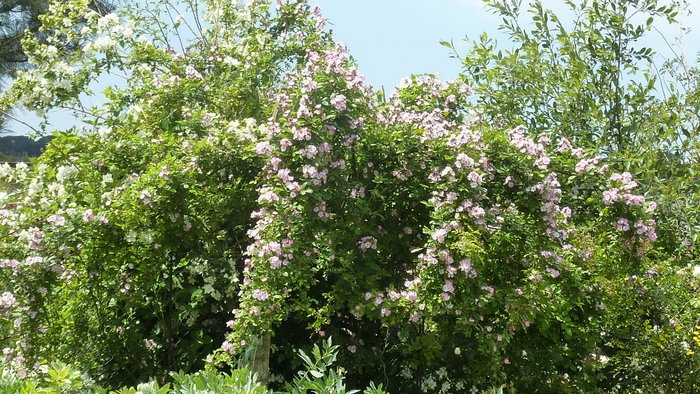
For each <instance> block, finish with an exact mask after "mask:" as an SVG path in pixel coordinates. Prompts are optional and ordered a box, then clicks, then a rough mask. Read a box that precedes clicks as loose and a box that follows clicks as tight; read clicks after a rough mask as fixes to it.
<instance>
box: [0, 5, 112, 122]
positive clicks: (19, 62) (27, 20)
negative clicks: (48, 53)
mask: <svg viewBox="0 0 700 394" xmlns="http://www.w3.org/2000/svg"><path fill="white" fill-rule="evenodd" d="M91 3H92V4H91V8H92V9H94V10H95V11H97V12H99V13H101V14H104V13H107V12H109V11H111V10H112V9H114V6H115V3H114V2H113V1H111V0H93V1H92V2H91ZM48 10H49V0H0V88H1V87H2V84H3V82H7V80H9V79H11V78H13V77H14V75H15V74H16V72H17V71H18V70H22V69H26V68H27V67H28V66H29V64H28V62H27V60H28V58H27V55H26V53H25V51H24V48H22V39H23V37H24V36H25V35H26V34H44V35H45V33H40V32H39V28H40V27H41V20H40V18H39V16H40V15H42V14H44V13H46V12H47V11H48ZM4 118H5V117H4V116H2V117H0V130H2V128H3V124H4V121H5V119H4Z"/></svg>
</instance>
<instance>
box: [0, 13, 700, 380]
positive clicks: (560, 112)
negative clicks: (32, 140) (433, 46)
mask: <svg viewBox="0 0 700 394" xmlns="http://www.w3.org/2000/svg"><path fill="white" fill-rule="evenodd" d="M633 3H634V4H633V5H632V3H630V2H624V3H623V2H615V3H614V4H611V5H609V6H601V5H600V4H599V3H598V2H595V4H594V5H593V6H592V7H591V8H590V9H589V8H581V9H579V8H577V7H576V5H575V4H574V3H571V2H570V3H568V4H569V5H570V6H571V7H572V10H573V11H574V12H579V13H580V16H581V18H580V19H578V21H579V22H577V23H580V24H578V25H575V26H574V28H573V30H567V29H568V27H567V28H565V27H564V26H565V24H563V23H560V22H559V20H558V19H557V17H556V16H554V15H553V14H552V13H551V12H549V11H546V10H543V9H542V8H541V6H539V5H538V3H537V2H536V3H534V5H533V6H532V7H533V8H532V10H533V23H534V24H535V30H534V31H533V32H526V31H525V30H524V29H523V28H521V27H519V25H518V24H517V22H518V18H517V9H516V8H514V6H511V3H509V2H508V3H507V2H499V1H492V2H490V4H491V5H492V7H494V8H495V9H497V10H498V12H501V13H502V14H503V15H504V17H505V18H506V19H505V21H504V24H505V26H506V29H508V30H509V31H510V32H511V34H512V38H513V40H514V42H515V43H516V45H520V47H518V48H516V49H515V50H513V51H511V52H507V53H506V54H505V55H503V54H502V53H501V54H499V53H496V52H495V47H493V46H492V45H491V44H490V43H489V42H488V40H486V39H485V40H484V41H482V42H481V43H480V44H479V43H478V44H476V45H475V47H474V49H473V50H472V52H470V53H469V54H468V55H467V56H466V57H465V59H464V65H465V81H466V82H469V83H473V84H474V87H469V86H467V85H466V84H465V81H462V80H457V81H451V82H444V81H440V80H439V79H437V78H436V77H435V76H433V75H417V76H411V77H409V78H406V79H405V80H404V81H403V82H402V84H401V85H400V86H399V87H398V88H397V91H396V92H395V93H394V94H392V95H391V96H390V97H388V98H387V99H386V100H385V99H384V98H383V97H380V96H378V95H376V94H375V93H373V92H372V89H371V88H370V87H368V86H367V85H366V84H365V82H364V79H363V78H362V77H361V76H360V75H359V74H358V72H357V68H356V66H355V64H354V63H353V61H352V59H351V57H350V55H349V54H348V53H347V51H346V49H345V48H344V47H343V46H342V45H339V44H336V43H335V42H333V40H332V38H331V37H330V35H329V34H328V33H327V32H326V31H325V30H324V20H323V19H322V17H321V16H320V14H319V13H318V11H315V10H312V9H311V8H310V7H308V5H307V4H306V3H305V2H303V1H290V2H282V3H280V4H279V5H278V7H277V8H276V9H275V10H274V11H273V10H272V7H271V4H270V2H267V1H250V2H241V3H235V4H223V3H221V2H218V1H207V2H204V3H201V4H199V3H195V2H185V3H183V4H177V5H174V4H171V3H167V2H153V3H146V4H137V5H134V6H133V7H132V8H130V9H128V10H126V11H127V12H126V13H124V14H122V15H108V16H104V17H100V16H99V15H97V14H95V13H94V12H92V11H90V10H89V8H88V7H87V3H86V2H84V1H78V0H76V1H66V2H60V3H57V4H54V6H53V7H54V8H53V9H52V12H51V13H49V14H47V15H46V16H45V17H44V23H45V25H46V32H47V34H48V33H49V32H50V33H51V35H49V36H48V37H47V40H46V42H43V41H40V40H36V39H31V38H28V39H27V40H25V44H26V45H25V48H26V49H27V51H29V53H31V54H33V55H34V59H33V62H34V63H33V64H34V65H35V68H33V69H32V70H29V71H27V72H25V73H21V74H20V75H19V76H18V78H17V79H16V80H15V82H14V83H13V85H12V86H11V87H10V88H8V89H7V90H6V91H5V92H4V93H3V95H2V96H0V107H4V108H10V107H12V106H19V107H23V108H26V109H31V110H35V111H38V112H40V113H43V112H44V111H46V110H49V109H51V108H55V107H64V106H68V107H72V108H73V109H75V110H76V112H78V113H87V115H86V117H85V124H86V126H85V127H84V128H83V129H82V130H69V131H65V132H60V133H56V136H55V139H54V140H53V142H52V144H51V146H50V147H49V148H48V149H47V151H46V152H45V153H44V154H43V155H42V156H41V157H40V158H38V159H37V160H36V161H35V162H34V163H33V164H32V166H31V167H28V166H25V165H23V166H18V168H15V169H12V168H10V167H8V166H0V175H1V176H2V178H1V179H2V184H3V185H18V186H16V187H15V188H14V189H10V188H9V187H8V188H7V190H4V191H2V192H1V193H0V219H1V221H0V239H1V240H2V243H0V252H1V253H2V255H3V258H2V260H0V290H2V298H1V299H0V300H1V301H2V303H1V304H0V308H2V314H0V327H2V329H3V332H7V333H8V334H7V336H4V337H2V338H0V344H1V346H2V347H3V348H6V350H5V357H6V359H7V362H8V363H10V364H11V365H12V367H13V368H14V370H17V371H19V372H21V373H32V372H33V371H34V368H33V367H32V366H33V365H34V363H37V362H38V363H41V362H42V361H43V360H45V359H47V358H54V357H55V356H56V355H59V357H60V359H61V361H63V362H66V363H68V364H70V365H75V366H76V367H77V368H79V369H80V370H83V371H85V373H86V374H88V375H89V376H91V377H93V378H94V379H96V380H97V381H99V382H100V383H101V384H104V385H106V386H109V387H110V388H119V387H121V386H124V385H131V386H134V385H136V384H138V383H139V382H144V381H147V380H151V381H150V383H147V384H142V386H138V387H137V388H124V389H122V391H123V392H166V391H168V390H171V391H174V392H207V391H208V390H209V391H217V390H223V391H230V390H233V391H236V390H243V391H245V390H248V391H250V392H257V391H260V390H264V389H263V388H261V386H260V385H258V384H257V383H253V379H252V378H251V375H250V374H249V373H248V372H246V371H238V370H235V371H233V372H232V373H231V374H230V375H221V374H217V373H215V372H212V371H211V369H212V368H214V367H220V368H222V369H227V368H230V367H231V366H233V365H236V363H237V362H240V363H241V364H242V365H243V366H249V367H251V368H252V369H254V370H253V371H252V372H253V373H254V374H255V375H257V376H259V377H260V378H261V379H263V380H265V382H263V383H266V384H267V383H269V387H270V388H271V389H273V390H274V389H279V388H281V387H286V389H287V390H289V391H291V392H309V391H311V392H355V390H357V389H359V388H361V387H364V386H365V385H366V382H368V381H377V382H381V383H382V385H381V386H380V387H374V386H370V388H369V389H368V392H382V390H383V387H386V388H387V389H388V390H392V391H397V392H418V391H423V392H451V391H456V392H463V391H466V390H473V391H478V390H495V391H496V392H503V391H506V392H557V393H561V392H564V393H566V392H600V391H605V392H616V391H617V392H629V391H635V390H642V391H658V390H676V391H689V390H691V391H692V389H693V388H694V387H695V386H696V385H697V382H696V378H695V376H694V374H692V373H690V372H691V371H693V370H694V369H695V367H696V365H697V362H698V361H699V360H697V357H698V356H696V355H695V352H696V346H698V345H700V344H699V343H698V342H700V341H698V340H697V338H700V334H698V332H697V331H698V328H697V327H696V326H697V322H696V321H695V317H694V315H693V310H694V307H695V306H696V304H700V303H699V302H698V301H697V300H696V298H695V292H696V290H697V288H698V286H699V285H700V283H699V280H698V276H700V267H698V266H693V264H694V263H695V262H696V256H695V255H694V253H695V252H694V251H693V246H694V244H693V242H694V238H693V237H694V233H693V231H694V230H693V226H694V225H695V224H696V223H697V221H693V220H691V219H692V217H691V218H684V217H683V216H682V213H683V212H680V210H682V209H684V208H688V209H689V211H690V213H691V214H692V215H695V213H696V212H697V208H694V209H695V210H694V211H693V210H692V209H693V208H690V207H692V206H693V203H694V202H695V201H697V199H696V194H693V190H694V189H693V188H692V187H691V186H690V185H691V183H692V182H690V181H689V178H687V175H688V174H691V173H692V171H693V166H692V163H693V162H692V161H691V160H690V156H687V155H686V153H688V152H690V151H688V150H687V149H690V147H692V146H693V145H692V144H690V143H688V144H686V143H685V142H684V141H685V140H684V139H682V138H679V137H678V135H677V129H676V128H677V127H680V126H679V125H685V124H686V121H689V119H690V118H684V117H683V116H685V115H683V116H679V117H674V116H673V114H672V113H670V112H669V111H668V109H669V108H672V106H671V102H667V101H663V100H661V99H658V98H655V97H654V96H652V95H651V94H650V92H651V89H652V88H653V87H654V86H655V85H654V81H653V78H652V77H649V78H647V79H645V82H644V83H639V82H637V81H636V80H634V79H630V80H628V79H627V76H630V78H631V76H632V75H633V74H634V73H636V72H637V71H638V68H637V66H636V65H635V63H634V59H636V58H637V57H639V58H640V59H647V58H648V57H649V56H650V55H651V54H650V53H649V52H648V51H646V50H644V51H638V50H636V49H633V48H632V47H628V46H621V43H623V42H624V43H625V45H627V44H628V43H630V42H632V41H634V40H635V39H638V38H639V37H640V36H641V34H643V33H644V32H645V31H647V30H649V29H650V28H651V27H649V25H644V26H645V27H642V28H641V30H640V28H638V27H636V26H635V25H630V24H629V23H628V22H625V16H626V15H627V14H628V13H631V12H639V13H641V12H647V13H651V14H653V15H654V16H656V15H664V16H666V17H667V18H669V19H672V17H673V12H674V10H673V9H669V8H664V7H663V6H659V5H658V4H657V3H656V2H652V1H644V2H641V1H640V2H633ZM633 6H634V7H637V8H638V9H637V8H633ZM180 7H181V8H180ZM186 8H189V9H190V10H191V11H192V15H193V18H194V19H192V20H190V19H187V18H184V19H175V20H174V21H173V24H172V25H170V24H168V23H166V20H169V19H166V18H165V16H166V15H169V13H175V12H180V11H182V10H183V9H186ZM200 15H202V18H203V20H202V22H203V21H206V22H207V23H201V22H200V19H199V18H200ZM152 16H156V18H155V19H154V18H153V17H152ZM66 18H68V19H71V18H72V19H71V20H75V21H77V20H80V21H84V22H85V28H84V29H81V30H79V31H77V30H75V29H74V28H72V27H71V26H66V23H65V19H66ZM621 18H622V21H621ZM191 23H193V25H191ZM550 23H553V24H554V26H555V27H551V26H550ZM68 25H70V23H69V24H68ZM193 26H195V27H193ZM201 26H206V28H202V27H201ZM183 29H190V30H191V31H192V35H193V36H192V37H190V36H189V35H188V36H185V34H183V33H181V32H182V30H183ZM85 40H87V44H86V45H85V47H84V50H83V51H81V52H72V51H67V50H63V49H62V48H63V47H60V46H56V45H57V44H58V43H60V42H64V41H65V42H68V43H77V42H84V41H85ZM51 46H53V49H52V48H51ZM57 48H60V49H57ZM54 49H55V50H54ZM589 58H590V59H589ZM103 72H113V73H118V74H121V75H128V76H129V77H128V81H127V82H126V86H123V87H116V86H115V87H110V88H107V89H106V91H105V96H106V98H107V100H108V101H107V103H106V104H105V105H104V106H102V107H100V108H93V109H89V110H88V109H85V105H84V104H82V103H81V100H82V93H83V92H85V91H87V90H89V89H88V86H90V83H91V81H94V80H96V79H97V78H98V76H99V75H100V74H101V73H103ZM611 76H612V78H611ZM474 88H476V91H475V90H474ZM474 93H475V94H474ZM692 102H693V101H692V100H688V103H691V104H692ZM689 105H690V104H689ZM518 124H524V125H526V126H527V127H523V126H517V125H518ZM659 125H660V127H657V126H659ZM687 138H691V137H687ZM572 141H573V143H572ZM659 141H666V142H668V144H667V145H663V146H661V148H659V149H667V148H669V147H671V148H673V149H676V148H677V149H680V150H679V152H680V151H683V153H682V154H680V155H679V156H674V155H672V154H669V155H667V156H664V157H666V158H669V162H668V163H666V164H663V165H664V167H663V168H661V169H659V170H658V171H657V172H654V173H649V174H647V173H645V172H644V171H643V170H644V169H652V168H654V166H653V164H652V162H651V161H650V160H649V159H650V157H652V156H650V155H651V153H650V152H657V151H658V150H655V149H657V148H656V147H654V146H652V145H649V144H652V143H656V142H659ZM577 144H580V145H582V146H584V147H585V149H582V148H578V147H577V146H576V145H577ZM645 144H646V145H645ZM637 148H640V149H641V148H643V149H642V151H641V152H642V153H640V154H639V155H637V153H636V150H637ZM666 152H667V153H674V152H675V151H673V152H672V151H668V150H667V151H666ZM674 157H675V158H674ZM674 160H675V161H674ZM671 162H673V163H679V162H680V163H684V164H685V163H687V164H691V165H688V166H687V167H688V168H682V169H675V166H676V165H675V164H674V165H671V164H669V163H671ZM635 175H638V176H635ZM655 176H658V177H660V178H659V179H665V180H666V179H670V180H674V183H673V185H684V188H685V189H684V190H687V191H689V192H690V193H689V194H688V195H687V196H686V197H687V199H684V200H679V201H676V203H675V204H676V205H672V204H670V202H671V201H674V197H675V196H677V195H678V194H677V192H671V191H670V189H666V188H664V187H657V186H654V185H653V183H652V182H651V180H653V179H656V178H653V177H655ZM636 179H643V180H647V181H649V184H647V185H640V184H638V183H637V181H636ZM693 217H694V216H693ZM667 218H668V220H666V219H667ZM657 221H658V222H660V223H662V224H661V225H659V226H657ZM680 246H684V248H685V249H683V248H680ZM689 262H690V263H691V265H690V266H688V265H687V264H688V263H689ZM331 335H332V337H333V338H334V340H335V341H336V343H337V344H338V345H337V346H332V345H331V343H330V340H329V341H325V342H324V343H323V346H322V347H318V346H314V347H313V348H312V345H313V344H314V343H316V341H317V340H319V338H325V337H327V336H328V337H329V336H331ZM650 343H651V344H654V346H649V344H650ZM296 349H312V350H311V353H305V352H299V353H298V355H299V356H300V358H301V361H300V360H299V357H297V352H296ZM205 364H206V366H207V367H208V368H209V369H207V370H206V372H198V373H195V371H199V370H201V369H202V368H203V367H204V366H205ZM268 364H269V368H270V371H268V370H267V369H268ZM173 370H179V371H180V372H178V373H175V374H171V375H168V373H167V371H173ZM297 370H301V372H296V371H297ZM51 371H54V374H53V375H52V374H49V375H48V376H49V378H47V379H48V380H46V384H60V385H64V386H66V385H67V386H71V385H72V384H73V383H75V384H76V385H77V384H84V383H81V382H83V381H84V380H85V379H82V378H81V379H78V375H76V374H75V373H73V372H71V370H70V369H64V368H63V367H60V366H59V367H56V368H54V369H51ZM268 372H270V374H269V376H271V377H272V378H273V379H271V380H270V381H269V382H268V381H267V377H268ZM169 380H172V383H171V385H170V386H167V385H166V386H162V387H161V386H160V385H159V383H158V382H165V381H169ZM285 381H286V382H290V381H291V382H292V383H288V384H286V386H282V384H283V382H285ZM51 382H53V383H51ZM280 382H282V383H280ZM8 384H15V383H13V382H10V383H8ZM42 384H43V383H42ZM76 387H77V386H76ZM178 390H179V391H178Z"/></svg>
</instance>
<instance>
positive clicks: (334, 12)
mask: <svg viewBox="0 0 700 394" xmlns="http://www.w3.org/2000/svg"><path fill="white" fill-rule="evenodd" d="M309 2H310V3H311V4H314V5H318V6H320V7H321V10H322V12H323V14H324V15H325V17H326V18H327V19H328V20H329V21H330V23H331V28H332V29H333V31H334V33H335V38H336V40H338V41H342V42H345V43H346V45H347V46H348V49H349V52H350V54H351V55H353V57H354V58H355V59H356V60H357V61H358V64H359V69H360V71H361V72H362V73H363V74H365V76H366V77H367V79H368V80H369V82H370V83H371V84H373V85H374V86H375V87H376V88H379V87H380V86H384V87H385V89H386V90H387V91H391V90H392V88H393V86H395V85H396V84H397V83H398V82H399V81H400V80H401V78H403V77H405V76H408V75H410V74H412V73H427V72H429V73H439V74H440V76H441V77H442V78H443V79H452V78H455V77H456V76H457V74H458V73H459V71H460V64H459V61H458V60H457V59H451V58H450V57H449V54H450V51H449V49H448V48H445V47H443V46H441V45H439V42H440V41H441V40H445V41H450V40H453V41H454V43H455V45H456V47H457V48H458V49H459V50H458V52H459V53H460V54H464V52H465V51H466V48H467V44H466V43H465V42H464V38H465V37H468V38H470V39H474V40H477V39H478V37H479V35H480V34H481V33H483V32H487V33H488V34H489V36H492V37H495V38H497V39H498V41H499V43H502V44H506V43H507V38H506V37H504V36H503V35H501V34H499V32H498V24H499V23H500V18H499V17H497V16H496V15H494V14H493V13H492V12H489V11H487V10H486V9H485V8H484V3H483V1H482V0H431V1H428V0H353V1H342V0H310V1H309ZM689 2H690V3H691V5H690V8H691V11H692V10H693V9H694V10H696V12H695V13H693V14H692V15H690V16H689V17H686V18H685V20H683V21H682V23H683V24H684V25H685V26H690V27H693V26H700V4H698V3H699V2H698V1H697V0H690V1H689ZM527 3H529V1H528V0H523V4H527ZM542 3H543V4H544V6H545V8H550V9H552V10H554V11H555V12H557V13H558V14H559V15H561V13H562V12H565V11H566V10H568V8H567V7H566V6H565V5H564V1H563V0H543V2H542ZM659 26H660V33H661V34H663V35H665V36H666V37H667V38H668V39H669V40H671V41H672V40H673V39H674V37H675V36H676V35H677V33H678V29H677V28H673V29H669V28H668V26H663V25H662V24H659ZM645 45H649V46H651V47H652V48H653V49H655V50H657V51H659V52H660V53H661V55H660V57H663V56H664V54H666V55H668V54H669V53H670V52H669V50H668V46H667V45H666V44H665V43H664V40H663V38H662V37H661V35H660V34H659V32H655V33H653V34H651V35H650V41H649V43H645ZM683 47H684V49H685V51H686V53H687V54H688V55H689V58H690V61H691V63H694V60H695V57H696V54H697V52H698V51H700V29H697V28H696V29H695V31H694V32H692V34H690V35H687V36H685V37H684V40H683Z"/></svg>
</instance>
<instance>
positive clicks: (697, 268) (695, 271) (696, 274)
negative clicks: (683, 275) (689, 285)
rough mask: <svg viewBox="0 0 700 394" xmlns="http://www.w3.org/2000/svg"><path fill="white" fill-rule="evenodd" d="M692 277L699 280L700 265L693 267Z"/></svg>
mask: <svg viewBox="0 0 700 394" xmlns="http://www.w3.org/2000/svg"><path fill="white" fill-rule="evenodd" d="M693 276H694V277H696V278H700V265H696V266H694V267H693Z"/></svg>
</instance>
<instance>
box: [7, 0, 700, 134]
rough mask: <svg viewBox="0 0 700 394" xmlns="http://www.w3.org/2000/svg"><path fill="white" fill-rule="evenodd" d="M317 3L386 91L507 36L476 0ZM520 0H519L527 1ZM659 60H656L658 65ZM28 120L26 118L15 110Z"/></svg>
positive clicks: (693, 51) (695, 37) (694, 6)
mask: <svg viewBox="0 0 700 394" xmlns="http://www.w3.org/2000/svg"><path fill="white" fill-rule="evenodd" d="M309 2H310V3H311V4H312V5H318V6H320V7H321V10H322V12H323V14H324V15H325V16H326V18H327V19H328V20H329V22H330V28H331V29H332V30H333V31H334V34H335V38H336V40H338V41H342V42H344V43H345V44H346V45H347V46H348V49H349V52H350V54H351V55H352V56H353V57H354V58H355V59H356V60H357V62H358V65H359V69H360V72H361V73H363V74H364V75H365V76H366V77H367V79H368V81H369V82H370V83H371V84H372V85H374V87H375V88H376V89H380V88H381V87H382V86H383V87H384V88H385V89H386V91H387V93H389V92H391V91H392V89H393V87H394V86H395V85H396V84H397V83H398V82H399V81H400V80H401V79H402V78H403V77H406V76H408V75H410V74H418V73H438V74H439V75H440V76H441V77H442V78H443V79H453V78H455V77H456V76H457V75H458V73H459V71H460V64H459V61H458V60H457V59H452V58H450V51H449V49H448V48H445V47H443V46H441V45H440V44H439V42H440V41H441V40H445V41H450V40H453V41H454V43H455V45H456V47H457V48H458V51H459V53H460V54H464V53H465V52H466V50H467V47H468V46H467V44H466V43H465V42H464V38H465V37H469V38H470V39H475V40H476V39H478V37H479V35H480V34H481V33H482V32H488V33H489V35H490V36H492V37H496V38H497V39H498V40H499V43H501V44H503V45H504V46H505V45H506V44H507V39H506V37H504V36H503V35H500V34H499V32H498V24H499V23H500V19H499V18H498V17H497V16H495V15H493V13H491V12H488V11H487V10H486V9H485V8H484V6H483V1H482V0H352V1H350V0H309ZM528 2H529V1H528V0H523V3H525V4H526V3H528ZM689 2H690V3H691V5H690V7H691V11H692V10H695V11H696V12H695V13H693V14H691V15H690V16H689V17H686V18H685V19H684V20H683V21H682V22H683V24H684V25H685V26H690V27H693V26H700V4H698V3H699V2H698V1H697V0H689ZM543 4H544V6H545V7H547V8H551V9H553V10H555V12H558V13H559V14H561V12H562V11H565V10H566V9H567V8H566V7H565V6H564V1H563V0H543ZM659 26H660V33H654V34H652V35H651V39H650V41H649V42H648V43H645V45H649V46H651V47H652V48H654V49H655V50H657V51H659V52H660V53H661V55H659V56H660V57H663V54H664V53H665V54H669V53H670V51H669V50H668V46H667V45H666V44H665V43H664V41H663V39H662V38H661V34H664V35H665V36H667V37H668V38H669V39H670V40H673V38H674V37H675V36H676V35H677V33H678V29H677V28H676V29H668V26H665V27H664V26H663V25H659ZM683 50H684V51H685V53H686V54H687V55H688V56H689V62H690V63H691V64H694V63H695V60H696V55H697V53H698V51H700V29H698V28H696V29H695V31H693V32H692V33H691V34H689V35H687V36H685V37H684V40H683ZM661 61H662V59H660V61H659V63H661ZM17 115H18V116H19V117H21V118H23V119H27V120H29V121H30V122H33V123H37V122H36V121H32V119H34V118H33V117H32V116H30V115H27V114H23V113H17ZM66 116H69V115H68V114H66V113H62V114H59V115H56V116H53V117H52V119H61V120H60V121H56V122H54V126H56V127H57V128H65V127H69V126H67V125H66V123H67V122H66V120H67V119H66ZM10 127H11V129H12V130H14V132H15V133H26V132H28V130H27V129H26V128H25V127H23V126H21V125H17V124H12V125H10Z"/></svg>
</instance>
